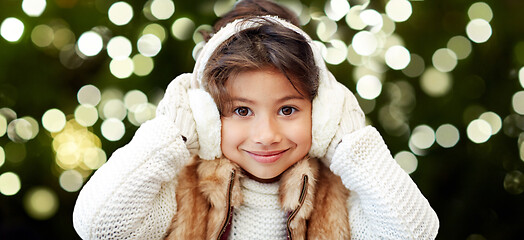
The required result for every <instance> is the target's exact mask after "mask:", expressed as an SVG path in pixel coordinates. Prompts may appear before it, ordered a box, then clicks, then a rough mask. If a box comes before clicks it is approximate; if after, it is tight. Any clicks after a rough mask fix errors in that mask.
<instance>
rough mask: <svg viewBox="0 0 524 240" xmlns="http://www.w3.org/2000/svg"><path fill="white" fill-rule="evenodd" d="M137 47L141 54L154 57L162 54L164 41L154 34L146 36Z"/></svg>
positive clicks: (139, 41) (140, 39) (141, 38)
mask: <svg viewBox="0 0 524 240" xmlns="http://www.w3.org/2000/svg"><path fill="white" fill-rule="evenodd" d="M137 47H138V52H140V54H142V55H144V56H146V57H154V56H156V55H157V54H158V53H159V52H160V49H161V48H162V41H160V38H158V37H157V36H156V35H154V34H145V35H143V36H142V37H140V38H139V39H138V43H137ZM131 72H132V71H131Z"/></svg>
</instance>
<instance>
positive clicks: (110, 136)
mask: <svg viewBox="0 0 524 240" xmlns="http://www.w3.org/2000/svg"><path fill="white" fill-rule="evenodd" d="M101 131H102V135H103V136H104V137H105V138H106V139H107V140H109V141H118V140H120V139H121V138H122V137H123V136H124V134H125V132H126V128H125V126H124V123H122V121H120V120H119V119H116V118H109V119H106V120H104V122H103V123H102V126H101Z"/></svg>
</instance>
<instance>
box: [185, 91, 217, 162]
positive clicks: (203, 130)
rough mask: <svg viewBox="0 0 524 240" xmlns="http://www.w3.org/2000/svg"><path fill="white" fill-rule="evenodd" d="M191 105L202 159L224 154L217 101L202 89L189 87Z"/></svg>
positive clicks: (210, 158) (199, 153) (211, 158)
mask: <svg viewBox="0 0 524 240" xmlns="http://www.w3.org/2000/svg"><path fill="white" fill-rule="evenodd" d="M187 94H188V97H189V106H190V107H191V111H192V112H193V117H194V118H195V124H196V132H197V134H198V141H199V145H200V149H199V151H198V155H199V156H200V157H201V158H202V159H206V160H213V159H215V158H218V157H220V156H221V155H222V151H221V149H220V131H221V126H222V122H221V121H220V114H219V113H218V108H217V107H216V104H215V101H213V98H212V97H211V95H209V93H208V92H206V91H204V90H202V89H189V90H188V92H187Z"/></svg>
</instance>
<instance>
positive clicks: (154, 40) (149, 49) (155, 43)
mask: <svg viewBox="0 0 524 240" xmlns="http://www.w3.org/2000/svg"><path fill="white" fill-rule="evenodd" d="M137 47H138V52H140V54H142V55H144V56H146V57H154V56H156V55H157V54H158V53H159V52H160V49H161V48H162V42H161V41H160V38H158V37H157V36H156V35H153V34H145V35H143V36H142V37H140V39H138V43H137Z"/></svg>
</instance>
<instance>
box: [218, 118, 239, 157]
mask: <svg viewBox="0 0 524 240" xmlns="http://www.w3.org/2000/svg"><path fill="white" fill-rule="evenodd" d="M241 133H242V131H241V130H240V128H239V127H238V124H235V123H234V121H232V120H228V119H222V129H221V134H220V135H221V148H222V152H227V150H229V149H236V146H237V145H238V144H239V143H240V142H241V141H242V134H241Z"/></svg>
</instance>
